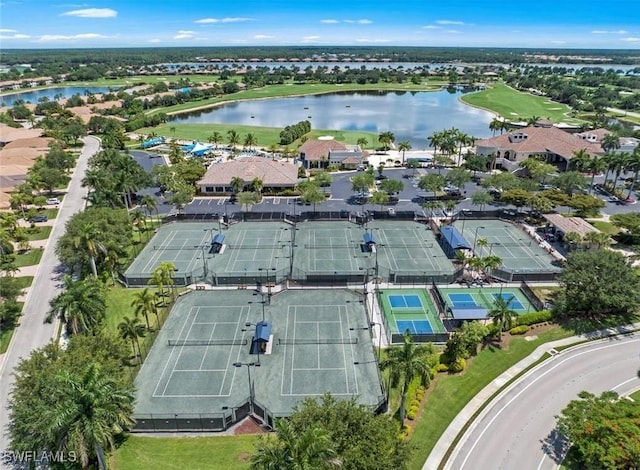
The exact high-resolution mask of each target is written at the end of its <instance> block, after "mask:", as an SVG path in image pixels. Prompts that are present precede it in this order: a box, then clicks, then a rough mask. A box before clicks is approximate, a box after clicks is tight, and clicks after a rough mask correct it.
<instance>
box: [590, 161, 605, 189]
mask: <svg viewBox="0 0 640 470" xmlns="http://www.w3.org/2000/svg"><path fill="white" fill-rule="evenodd" d="M606 169H607V161H606V160H605V159H604V158H602V157H598V156H595V157H593V158H592V159H591V160H590V161H589V164H588V165H587V170H589V173H591V183H590V184H589V194H591V193H592V192H593V187H594V180H595V178H596V175H599V174H600V173H602V172H603V171H605V170H606Z"/></svg>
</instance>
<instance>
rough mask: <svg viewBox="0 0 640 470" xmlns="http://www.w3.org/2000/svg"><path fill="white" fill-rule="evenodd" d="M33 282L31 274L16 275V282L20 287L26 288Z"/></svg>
mask: <svg viewBox="0 0 640 470" xmlns="http://www.w3.org/2000/svg"><path fill="white" fill-rule="evenodd" d="M32 283H33V276H20V277H16V284H17V286H18V287H19V288H20V289H26V288H27V287H29V286H30V285H31V284H32Z"/></svg>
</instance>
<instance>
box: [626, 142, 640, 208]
mask: <svg viewBox="0 0 640 470" xmlns="http://www.w3.org/2000/svg"><path fill="white" fill-rule="evenodd" d="M627 171H633V172H634V173H633V179H632V180H631V184H630V185H629V193H628V194H627V200H630V199H631V196H632V194H633V189H634V187H635V185H636V183H637V182H638V174H640V147H636V148H635V149H633V153H632V154H631V156H630V157H629V160H628V162H627Z"/></svg>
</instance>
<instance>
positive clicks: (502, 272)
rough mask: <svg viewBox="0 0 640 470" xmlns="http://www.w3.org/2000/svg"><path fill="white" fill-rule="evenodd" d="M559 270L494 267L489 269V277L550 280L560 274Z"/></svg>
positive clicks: (508, 279)
mask: <svg viewBox="0 0 640 470" xmlns="http://www.w3.org/2000/svg"><path fill="white" fill-rule="evenodd" d="M560 273H561V270H559V269H558V270H553V271H547V270H539V269H538V270H509V269H506V268H502V269H501V268H495V269H492V270H491V277H493V278H494V279H497V280H499V281H504V282H518V281H530V282H552V281H555V280H557V278H558V276H560Z"/></svg>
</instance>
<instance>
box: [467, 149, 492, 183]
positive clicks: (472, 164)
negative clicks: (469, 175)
mask: <svg viewBox="0 0 640 470" xmlns="http://www.w3.org/2000/svg"><path fill="white" fill-rule="evenodd" d="M488 165H489V157H486V156H484V155H476V154H471V155H467V156H466V157H465V161H464V163H463V164H462V167H463V168H466V169H467V170H469V171H473V178H475V177H476V172H478V171H482V172H485V171H487V166H488Z"/></svg>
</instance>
